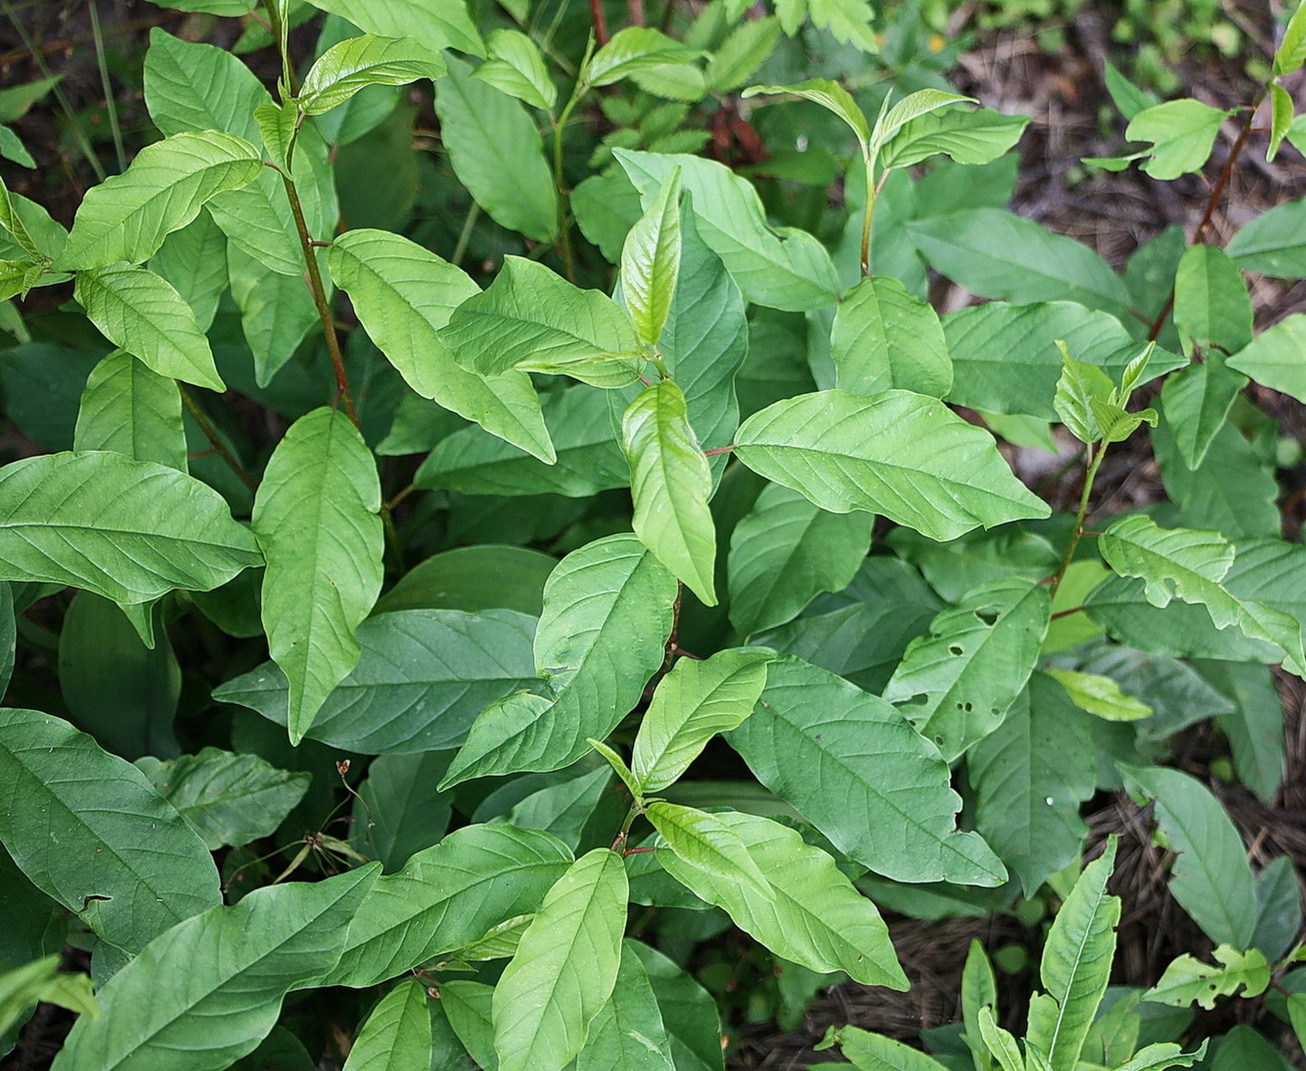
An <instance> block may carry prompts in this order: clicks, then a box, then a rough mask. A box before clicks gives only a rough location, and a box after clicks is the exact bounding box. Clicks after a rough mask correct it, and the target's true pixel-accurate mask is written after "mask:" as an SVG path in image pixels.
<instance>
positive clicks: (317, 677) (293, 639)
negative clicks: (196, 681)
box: [252, 409, 383, 744]
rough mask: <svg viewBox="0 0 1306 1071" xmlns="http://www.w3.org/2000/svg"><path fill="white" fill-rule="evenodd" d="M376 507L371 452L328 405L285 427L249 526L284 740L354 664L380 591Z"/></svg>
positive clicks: (298, 733)
mask: <svg viewBox="0 0 1306 1071" xmlns="http://www.w3.org/2000/svg"><path fill="white" fill-rule="evenodd" d="M380 508H381V485H380V480H379V479H378V477H377V473H376V462H375V460H374V459H373V457H372V454H371V451H369V450H368V449H367V447H366V445H365V444H364V442H363V439H362V436H361V435H359V433H358V431H357V429H356V428H354V426H353V425H352V424H351V423H350V422H349V420H348V418H347V417H346V416H345V415H344V414H343V413H340V412H336V411H334V410H331V409H316V410H314V411H313V412H311V413H308V414H307V415H305V416H302V417H300V418H299V420H297V421H296V422H295V423H294V424H293V425H292V426H291V427H290V429H289V430H288V431H287V432H286V434H285V437H284V438H283V439H282V440H281V442H280V443H279V444H278V445H277V448H276V450H275V451H274V452H273V454H272V458H271V459H270V460H269V461H268V465H267V469H266V470H265V472H264V475H263V481H262V483H260V484H259V489H258V493H257V494H256V496H255V498H254V516H253V520H252V525H253V529H254V533H255V535H256V536H257V537H258V540H259V544H260V545H261V546H262V548H263V552H264V554H265V556H266V558H267V572H266V574H265V575H264V577H263V602H262V616H263V625H264V628H265V629H266V631H267V635H268V648H269V651H270V653H271V655H272V659H273V661H275V662H276V663H277V665H278V666H280V667H281V669H282V671H283V672H284V673H285V674H286V679H287V681H288V683H289V691H288V696H289V699H288V702H289V714H288V728H289V731H290V740H291V742H292V743H295V744H297V743H299V741H300V740H301V739H303V736H304V733H305V732H307V731H308V728H309V726H311V725H312V724H313V719H314V718H315V717H316V715H317V713H318V710H319V709H320V708H321V706H322V704H323V702H324V701H325V700H326V697H327V696H328V695H329V694H330V693H331V690H332V689H333V688H335V686H336V685H337V684H339V683H340V682H341V681H342V680H343V679H344V678H345V677H346V676H347V675H348V674H349V672H350V671H351V670H352V669H353V668H354V667H355V666H356V665H357V664H358V658H359V654H360V648H359V646H358V641H357V640H356V639H355V636H354V634H355V631H356V630H357V628H358V625H359V623H360V622H361V621H362V620H363V618H364V617H366V616H367V613H368V611H369V610H371V609H372V604H373V603H374V602H376V596H377V594H378V593H379V592H380V590H381V572H382V570H381V552H382V544H383V537H382V534H381V519H380V517H378V516H377V512H378V511H379V510H380Z"/></svg>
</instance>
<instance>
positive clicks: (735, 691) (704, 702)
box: [631, 648, 770, 795]
mask: <svg viewBox="0 0 1306 1071" xmlns="http://www.w3.org/2000/svg"><path fill="white" fill-rule="evenodd" d="M769 660H770V655H769V654H768V653H767V652H765V651H758V650H753V649H749V648H734V649H733V650H727V651H718V652H717V653H716V654H714V655H712V657H711V658H708V659H706V660H705V661H696V660H694V659H690V658H682V659H680V661H678V662H677V663H676V664H675V665H674V666H672V668H671V672H670V673H668V674H667V675H666V676H665V677H663V678H662V680H661V681H659V682H658V686H657V689H656V690H655V691H654V692H653V698H652V700H651V701H650V702H649V707H648V711H647V713H645V715H644V720H643V722H642V723H641V724H640V727H639V735H638V736H637V737H636V738H635V750H634V754H633V755H632V756H631V766H632V767H633V773H634V778H635V781H636V783H637V785H638V788H637V789H632V792H634V793H635V795H643V794H644V793H649V792H660V791H662V789H664V788H667V787H668V786H669V785H671V784H673V783H674V782H675V781H677V780H678V779H679V778H680V775H681V774H683V773H684V772H685V771H686V770H687V769H688V768H689V764H690V763H691V762H693V761H694V759H696V758H697V757H698V756H699V754H700V753H701V752H702V750H703V747H704V746H705V745H706V744H707V742H708V740H710V739H711V738H712V737H713V736H715V735H716V734H717V733H724V732H729V731H730V730H731V729H734V728H737V727H738V726H739V725H740V724H741V723H742V722H743V720H744V719H745V718H747V717H748V716H749V714H751V713H752V711H753V706H754V704H755V703H756V702H757V700H758V698H759V697H760V696H761V694H762V689H763V688H764V687H765V686H766V664H767V662H768V661H769Z"/></svg>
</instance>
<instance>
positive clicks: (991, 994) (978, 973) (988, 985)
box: [961, 938, 998, 1071]
mask: <svg viewBox="0 0 1306 1071" xmlns="http://www.w3.org/2000/svg"><path fill="white" fill-rule="evenodd" d="M997 1006H998V982H997V978H996V977H995V976H994V974H993V963H992V962H991V961H990V960H989V956H988V953H987V952H985V951H984V946H983V945H982V944H980V942H979V940H978V938H971V942H970V948H969V949H968V950H967V951H966V964H965V966H964V967H963V968H962V971H961V1018H962V1022H963V1023H964V1024H965V1028H966V1032H965V1033H964V1034H963V1035H962V1038H963V1039H964V1040H965V1042H966V1046H967V1048H969V1049H970V1054H971V1059H972V1061H973V1062H974V1064H975V1071H992V1068H993V1060H992V1058H991V1057H990V1056H989V1050H988V1047H987V1046H986V1045H985V1044H984V1039H983V1037H982V1036H981V1034H980V1026H979V1015H980V1011H981V1009H983V1008H988V1009H989V1013H990V1014H992V1013H993V1010H994V1009H995V1008H996V1007H997Z"/></svg>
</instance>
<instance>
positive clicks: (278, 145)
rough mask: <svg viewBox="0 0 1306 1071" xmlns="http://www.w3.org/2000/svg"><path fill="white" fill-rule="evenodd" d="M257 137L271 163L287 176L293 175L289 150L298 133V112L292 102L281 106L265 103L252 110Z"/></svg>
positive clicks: (288, 101) (269, 102)
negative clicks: (270, 158)
mask: <svg viewBox="0 0 1306 1071" xmlns="http://www.w3.org/2000/svg"><path fill="white" fill-rule="evenodd" d="M254 120H255V122H257V123H258V132H259V136H260V137H261V138H262V139H263V147H264V148H265V149H267V151H268V155H269V156H271V157H272V162H273V163H274V164H276V165H277V167H279V168H281V170H282V171H285V172H286V173H288V174H293V173H294V169H293V167H292V166H291V150H292V149H293V148H294V144H295V136H296V135H297V134H298V133H299V123H300V112H299V108H298V106H297V105H296V103H295V102H294V101H293V100H287V101H286V102H285V103H283V104H273V103H272V102H271V101H267V102H265V103H263V104H260V105H259V106H258V107H257V108H255V109H254Z"/></svg>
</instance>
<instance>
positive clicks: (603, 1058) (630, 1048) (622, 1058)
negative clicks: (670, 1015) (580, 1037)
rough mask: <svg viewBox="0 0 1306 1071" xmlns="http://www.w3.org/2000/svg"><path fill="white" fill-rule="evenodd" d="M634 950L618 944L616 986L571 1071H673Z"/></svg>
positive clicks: (652, 998)
mask: <svg viewBox="0 0 1306 1071" xmlns="http://www.w3.org/2000/svg"><path fill="white" fill-rule="evenodd" d="M634 945H635V942H633V941H622V943H621V964H620V966H619V967H618V969H617V984H616V985H615V986H614V987H613V990H612V996H611V998H609V1000H608V1002H607V1003H606V1004H604V1005H603V1007H602V1008H601V1009H600V1011H599V1013H598V1015H596V1016H595V1017H594V1018H593V1020H592V1021H591V1022H590V1028H589V1037H587V1038H586V1039H585V1047H584V1048H583V1049H581V1051H580V1053H579V1054H578V1055H577V1057H576V1071H676V1068H677V1064H676V1062H675V1060H674V1058H673V1056H672V1046H671V1040H670V1039H669V1038H668V1037H667V1027H666V1025H665V1024H664V1023H663V1020H662V1012H661V1010H660V1009H659V1008H658V1002H657V996H656V994H655V993H654V992H653V986H652V985H651V984H650V982H649V977H648V972H647V971H646V970H645V969H644V965H643V963H641V962H640V958H639V955H638V954H637V953H636V952H635V949H634Z"/></svg>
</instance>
